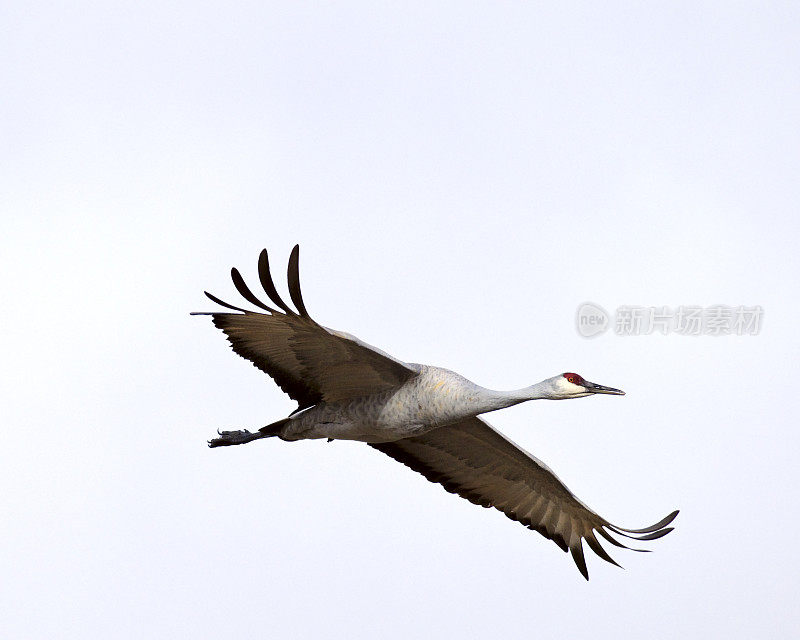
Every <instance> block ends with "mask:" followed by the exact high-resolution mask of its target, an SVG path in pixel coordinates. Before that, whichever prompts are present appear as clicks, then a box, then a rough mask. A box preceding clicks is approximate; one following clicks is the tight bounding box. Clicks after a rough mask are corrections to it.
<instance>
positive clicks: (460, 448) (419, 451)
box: [370, 417, 678, 580]
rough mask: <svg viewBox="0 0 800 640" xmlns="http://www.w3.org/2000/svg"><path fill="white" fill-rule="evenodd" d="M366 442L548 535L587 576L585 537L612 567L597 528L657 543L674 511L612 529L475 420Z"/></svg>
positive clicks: (530, 460)
mask: <svg viewBox="0 0 800 640" xmlns="http://www.w3.org/2000/svg"><path fill="white" fill-rule="evenodd" d="M370 446H371V447H374V448H375V449H378V450H379V451H382V452H383V453H385V454H387V455H389V456H391V457H392V458H394V459H395V460H398V461H399V462H402V463H403V464H405V465H407V466H408V467H410V468H412V469H413V470H414V471H418V472H419V473H421V474H422V475H423V476H425V477H426V478H427V479H428V480H430V481H431V482H438V483H439V484H441V485H442V486H443V487H444V488H445V489H446V490H447V491H450V492H451V493H457V494H458V495H460V496H461V497H462V498H466V499H467V500H469V501H470V502H473V503H475V504H480V505H482V506H484V507H494V508H495V509H498V510H500V511H502V512H503V513H505V514H506V515H507V516H508V517H509V518H511V519H512V520H516V521H518V522H521V523H522V524H524V525H525V526H526V527H529V528H530V529H533V530H535V531H538V532H539V533H541V534H542V535H543V536H544V537H545V538H548V539H550V540H553V541H554V542H555V543H556V544H557V545H558V546H559V547H560V548H561V549H563V550H564V551H567V550H569V551H570V552H571V553H572V558H573V560H574V561H575V564H576V565H577V567H578V570H579V571H580V572H581V573H582V574H583V576H584V577H585V578H586V579H587V580H588V579H589V573H588V570H587V568H586V561H585V559H584V555H583V546H582V542H583V540H585V541H586V543H587V544H588V546H589V548H590V549H591V550H592V551H594V552H595V553H596V554H597V555H598V556H600V557H601V558H602V559H603V560H605V561H607V562H610V563H611V564H615V565H617V563H616V562H615V561H614V560H613V559H612V558H611V556H609V555H608V553H606V551H605V549H603V547H602V546H601V545H600V543H599V542H598V541H597V538H596V537H595V535H594V534H595V532H598V533H599V534H600V535H602V536H603V537H604V538H606V539H607V540H609V541H610V542H611V543H612V544H614V545H616V546H620V547H625V545H623V544H622V543H620V542H618V541H617V540H615V539H614V538H612V537H611V536H610V535H609V533H608V531H607V529H608V530H610V531H613V532H614V533H618V534H622V535H626V534H629V533H643V534H644V535H641V536H630V535H629V536H628V537H633V538H634V539H636V540H654V539H655V538H659V537H661V536H663V535H666V534H667V533H669V532H670V531H671V530H672V529H671V528H667V525H668V524H669V523H670V522H672V520H673V519H674V518H675V516H676V515H678V512H677V511H675V512H673V513H671V514H670V515H669V516H667V517H666V518H664V519H663V520H661V521H660V522H659V523H657V524H655V525H653V526H651V527H646V528H644V529H622V528H621V527H615V526H614V525H612V524H611V523H609V522H608V521H607V520H605V519H604V518H601V517H600V516H599V515H597V514H596V513H595V512H594V511H592V510H591V509H589V507H587V506H586V505H585V504H583V503H582V502H581V501H580V500H578V498H577V497H575V495H574V494H573V493H572V492H571V491H570V490H569V489H567V487H566V486H565V485H564V483H562V482H561V481H560V480H559V479H558V477H557V476H556V475H555V474H554V473H553V472H552V471H551V470H550V469H549V468H548V467H547V465H545V464H544V463H543V462H541V461H540V460H537V459H536V458H535V457H534V456H532V455H531V454H529V453H527V452H526V451H524V450H523V449H521V448H520V447H518V446H517V445H516V444H514V443H513V442H512V441H511V440H509V439H508V438H506V437H505V436H503V435H502V434H501V433H499V432H498V431H496V430H494V429H493V428H492V427H490V426H489V425H488V424H487V423H486V422H484V421H483V420H482V419H481V418H477V417H475V418H468V419H466V420H463V421H462V422H459V423H457V424H454V425H450V426H447V427H440V428H438V429H434V430H433V431H429V432H428V433H425V434H423V435H421V436H416V437H413V438H404V439H402V440H396V441H394V442H386V443H373V444H370ZM623 532H625V533H623ZM626 548H627V547H626ZM636 550H637V551H638V549H636ZM617 566H619V565H617Z"/></svg>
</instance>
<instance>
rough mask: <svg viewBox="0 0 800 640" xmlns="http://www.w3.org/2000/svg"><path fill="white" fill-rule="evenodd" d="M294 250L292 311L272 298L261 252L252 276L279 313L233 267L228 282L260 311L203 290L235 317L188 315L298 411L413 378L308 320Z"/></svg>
mask: <svg viewBox="0 0 800 640" xmlns="http://www.w3.org/2000/svg"><path fill="white" fill-rule="evenodd" d="M299 252H300V249H299V247H298V246H295V247H294V249H292V253H291V255H290V257H289V270H288V280H289V295H290V297H291V300H292V303H293V304H294V306H295V307H296V311H295V310H294V309H292V308H291V307H290V306H289V305H287V304H286V303H285V302H284V301H283V300H282V299H281V297H280V295H279V294H278V291H277V289H276V288H275V284H274V282H273V280H272V275H271V274H270V270H269V258H268V257H267V251H266V249H265V250H264V251H262V252H261V255H260V256H259V259H258V275H259V279H260V281H261V286H262V287H263V289H264V291H265V292H266V294H267V296H269V299H270V300H271V301H272V303H273V304H275V305H276V306H277V307H279V309H280V311H279V310H278V309H273V308H272V307H269V306H267V305H266V304H264V303H263V302H261V300H259V299H258V298H257V297H256V296H255V295H254V294H253V292H252V291H250V289H249V288H248V287H247V285H246V284H245V282H244V279H243V278H242V276H241V274H240V273H239V271H238V270H237V269H236V268H233V269H231V278H232V279H233V284H234V285H235V286H236V289H237V290H238V291H239V293H240V294H241V295H242V297H243V298H244V299H245V300H247V301H248V302H250V303H251V304H253V305H255V306H256V307H259V308H261V309H263V310H264V311H266V313H260V312H254V311H249V310H247V309H242V308H240V307H236V306H233V305H231V304H228V303H227V302H223V301H222V300H220V299H219V298H217V297H215V296H213V295H211V294H210V293H208V292H205V294H206V295H207V296H208V297H209V298H210V299H211V300H213V301H214V302H216V303H217V304H220V305H222V306H223V307H227V308H228V309H232V310H234V311H238V312H241V313H195V314H193V315H210V316H211V317H212V320H213V322H214V325H215V326H216V327H218V328H219V329H222V331H224V332H225V335H227V336H228V340H229V341H230V343H231V346H232V348H233V350H234V351H235V352H236V353H238V354H239V355H240V356H242V357H243V358H247V359H248V360H250V361H251V362H252V363H253V364H254V365H255V366H256V367H258V368H259V369H261V370H262V371H263V372H264V373H266V374H268V375H269V376H271V377H272V378H273V379H274V380H275V382H276V383H277V384H278V386H280V388H281V389H283V390H284V391H285V392H286V393H287V394H288V395H289V396H290V397H291V398H292V399H294V400H296V401H297V402H298V404H299V405H300V406H299V409H304V408H306V407H310V406H312V405H314V404H316V403H317V402H321V401H332V400H341V399H345V398H353V397H357V396H361V395H368V394H372V393H376V392H379V391H383V390H385V389H390V388H392V387H396V386H398V385H400V384H402V383H403V382H405V381H406V380H408V379H409V378H412V377H413V376H415V375H417V373H418V371H417V369H415V368H414V366H413V365H409V364H406V363H405V362H401V361H400V360H397V359H396V358H393V357H392V356H390V355H389V354H387V353H384V352H383V351H381V350H379V349H376V348H374V347H371V346H370V345H368V344H367V343H365V342H362V341H361V340H359V339H358V338H356V337H355V336H352V335H349V334H347V333H343V332H341V331H334V330H332V329H326V328H325V327H323V326H321V325H319V324H317V323H316V322H315V321H314V320H312V319H311V318H310V317H309V315H308V312H307V311H306V307H305V304H304V303H303V297H302V295H301V293H300V276H299V268H298V257H299Z"/></svg>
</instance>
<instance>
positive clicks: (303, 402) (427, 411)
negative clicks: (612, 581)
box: [193, 246, 678, 580]
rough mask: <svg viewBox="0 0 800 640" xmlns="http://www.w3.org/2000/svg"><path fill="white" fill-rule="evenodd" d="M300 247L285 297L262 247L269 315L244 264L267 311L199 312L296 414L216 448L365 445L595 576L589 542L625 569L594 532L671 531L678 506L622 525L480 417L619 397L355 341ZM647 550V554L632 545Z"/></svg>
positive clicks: (589, 385)
mask: <svg viewBox="0 0 800 640" xmlns="http://www.w3.org/2000/svg"><path fill="white" fill-rule="evenodd" d="M298 257H299V247H298V246H295V247H294V249H293V250H292V252H291V255H290V257H289V269H288V284H289V295H290V297H291V300H292V303H293V304H294V306H295V309H292V308H291V307H290V306H289V305H288V304H286V303H285V302H284V301H283V299H282V298H281V297H280V295H279V294H278V291H277V289H276V288H275V284H274V282H273V279H272V275H271V274H270V269H269V259H268V257H267V251H266V249H265V250H264V251H262V252H261V255H260V256H259V260H258V275H259V279H260V281H261V286H262V287H263V289H264V292H265V293H266V294H267V296H268V297H269V299H270V300H271V301H272V303H273V304H274V305H275V306H276V307H278V309H275V308H272V307H269V306H267V305H266V304H264V303H263V302H262V301H261V300H259V299H258V298H257V297H256V296H255V295H254V294H253V292H252V291H251V290H250V289H249V288H248V287H247V285H246V284H245V282H244V279H243V278H242V276H241V274H240V273H239V271H238V270H237V269H236V268H233V269H231V278H232V279H233V284H234V285H235V286H236V289H237V290H238V291H239V293H240V294H241V295H242V297H243V298H244V299H245V300H247V301H248V302H250V303H251V304H253V305H254V306H256V307H258V308H260V309H261V310H262V311H265V312H266V313H262V312H255V311H250V310H247V309H243V308H241V307H236V306H234V305H231V304H228V303H227V302H223V301H222V300H220V299H219V298H217V297H215V296H213V295H211V294H210V293H208V292H205V294H206V296H208V297H209V298H210V299H211V300H212V301H214V302H215V303H217V304H219V305H222V306H223V307H226V308H228V309H231V310H232V311H234V312H236V313H230V312H202V313H195V314H193V315H210V316H211V318H212V320H213V322H214V325H215V326H217V327H218V328H219V329H221V330H222V331H224V332H225V334H226V335H227V337H228V340H229V341H230V343H231V346H232V348H233V350H234V351H235V352H236V353H237V354H239V355H240V356H242V357H244V358H247V359H248V360H250V361H251V362H252V363H253V364H254V365H255V366H256V367H258V368H259V369H261V370H262V371H263V372H264V373H266V374H268V375H269V376H271V377H272V378H273V379H274V380H275V382H276V383H277V384H278V385H279V386H280V388H281V389H283V391H284V392H286V393H287V394H288V395H289V396H290V397H291V398H292V399H293V400H295V401H297V403H298V407H297V409H296V410H295V411H294V412H292V413H291V414H290V415H289V416H288V417H287V418H284V419H282V420H278V421H277V422H274V423H272V424H270V425H267V426H266V427H263V428H261V429H259V430H258V431H256V432H250V431H248V430H241V431H217V433H218V436H219V437H217V438H214V439H213V440H209V442H208V445H209V446H210V447H220V446H227V445H238V444H243V443H246V442H251V441H253V440H257V439H260V438H269V437H273V436H277V437H278V438H280V439H282V440H286V441H295V440H304V439H309V438H328V439H329V440H333V439H338V440H359V441H362V442H366V443H367V444H369V446H371V447H373V448H374V449H377V450H378V451H382V452H383V453H385V454H387V455H388V456H390V457H392V458H394V459H395V460H397V461H399V462H402V463H403V464H405V465H407V466H408V467H410V468H411V469H413V470H414V471H417V472H419V473H421V474H422V475H423V476H425V478H427V479H428V480H430V481H431V482H437V483H439V484H441V485H442V486H443V487H444V488H445V489H446V490H447V491H449V492H451V493H457V494H458V495H459V496H461V497H462V498H466V499H467V500H469V501H470V502H473V503H474V504H479V505H481V506H483V507H494V508H495V509H498V510H500V511H502V512H503V513H505V514H506V515H507V516H508V517H509V518H511V519H512V520H516V521H518V522H520V523H522V524H523V525H525V526H526V527H528V528H530V529H533V530H535V531H538V532H539V533H540V534H542V535H543V536H544V537H545V538H548V539H550V540H553V541H554V542H555V543H556V544H557V545H558V546H559V547H561V549H563V550H564V551H567V550H569V551H570V552H571V553H572V558H573V559H574V561H575V564H576V565H577V567H578V569H579V570H580V572H581V574H583V576H584V577H585V578H586V579H587V580H588V579H589V573H588V571H587V568H586V561H585V559H584V555H583V545H582V542H583V541H586V543H587V544H588V546H589V548H590V549H592V551H594V552H595V553H596V554H597V555H598V556H600V557H601V558H603V559H604V560H606V561H607V562H610V563H612V564H614V565H617V566H619V565H618V564H617V563H616V562H615V561H614V560H613V559H612V558H611V556H609V555H608V553H606V551H605V549H603V547H602V546H601V545H600V543H599V542H598V540H597V538H596V537H595V533H598V534H600V536H602V537H603V538H605V539H606V540H607V541H608V542H610V543H611V544H613V545H615V546H617V547H624V548H628V549H630V547H626V546H625V545H624V544H622V543H621V542H620V541H619V540H617V539H616V538H614V537H613V536H612V535H611V534H612V533H614V534H617V535H622V536H625V537H628V538H632V539H634V540H655V539H656V538H660V537H661V536H664V535H666V534H667V533H669V532H670V531H672V527H668V526H667V525H669V524H670V523H671V522H672V521H673V520H674V518H675V516H677V514H678V512H677V511H674V512H672V513H671V514H669V515H668V516H667V517H666V518H664V519H663V520H661V521H659V522H657V523H656V524H654V525H652V526H649V527H644V528H641V529H625V528H623V527H619V526H616V525H613V524H611V523H610V522H608V521H607V520H605V519H604V518H602V517H600V516H599V515H597V514H596V513H595V512H594V511H592V510H591V509H589V507H587V506H586V505H585V504H583V502H581V501H580V500H579V499H578V498H577V497H576V496H575V495H574V494H573V493H572V492H571V491H570V490H569V489H567V487H566V486H565V485H564V484H563V483H562V482H561V481H560V480H559V479H558V477H557V476H556V475H555V474H554V473H553V472H552V471H551V470H550V469H549V468H548V467H547V465H545V464H544V463H543V462H541V461H540V460H538V459H536V458H535V457H534V456H532V455H531V454H529V453H528V452H526V451H524V450H523V449H522V448H520V447H518V446H517V445H516V444H514V443H513V442H512V441H511V440H509V439H508V438H506V437H505V436H504V435H502V434H501V433H500V432H498V431H496V430H495V429H493V428H492V427H491V426H489V425H488V424H487V423H486V422H485V421H484V420H483V419H482V418H481V417H479V416H480V414H483V413H487V412H489V411H496V410H498V409H503V408H505V407H510V406H512V405H515V404H518V403H520V402H526V401H528V400H537V399H548V400H562V399H567V398H582V397H585V396H589V395H595V394H608V395H617V396H621V395H624V392H623V391H620V390H619V389H613V388H611V387H604V386H602V385H599V384H595V383H593V382H589V381H587V380H584V379H583V378H582V377H581V376H580V375H578V374H577V373H562V374H558V375H556V376H553V377H552V378H548V379H546V380H543V381H542V382H539V383H538V384H534V385H532V386H530V387H526V388H524V389H520V390H518V391H492V390H490V389H485V388H483V387H480V386H478V385H476V384H474V383H472V382H470V381H469V380H467V379H466V378H463V377H462V376H460V375H458V374H457V373H454V372H453V371H448V370H447V369H442V368H439V367H432V366H426V365H420V364H413V363H406V362H402V361H401V360H398V359H396V358H393V357H392V356H390V355H389V354H387V353H384V352H383V351H381V350H379V349H376V348H375V347H372V346H370V345H368V344H366V343H364V342H362V341H361V340H359V339H358V338H356V337H355V336H352V335H350V334H347V333H343V332H341V331H335V330H333V329H327V328H325V327H323V326H322V325H320V324H317V323H316V322H315V321H314V320H312V319H311V317H310V316H309V315H308V312H307V311H306V307H305V304H304V303H303V298H302V296H301V294H300V277H299V269H298ZM635 550H636V551H640V549H635Z"/></svg>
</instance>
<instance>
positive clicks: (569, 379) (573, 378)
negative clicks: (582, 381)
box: [567, 375, 575, 384]
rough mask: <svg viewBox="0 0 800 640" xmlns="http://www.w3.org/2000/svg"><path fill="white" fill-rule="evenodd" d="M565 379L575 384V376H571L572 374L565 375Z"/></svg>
mask: <svg viewBox="0 0 800 640" xmlns="http://www.w3.org/2000/svg"><path fill="white" fill-rule="evenodd" d="M567 380H568V381H569V382H571V383H572V384H575V376H573V375H569V376H567Z"/></svg>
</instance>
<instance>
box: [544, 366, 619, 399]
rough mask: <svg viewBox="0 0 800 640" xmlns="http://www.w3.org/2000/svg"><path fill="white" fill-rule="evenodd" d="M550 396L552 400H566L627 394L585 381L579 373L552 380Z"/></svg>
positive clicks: (559, 376)
mask: <svg viewBox="0 0 800 640" xmlns="http://www.w3.org/2000/svg"><path fill="white" fill-rule="evenodd" d="M550 383H551V384H550V394H549V397H550V398H551V399H552V400H566V399H568V398H583V397H584V396H591V395H594V394H595V393H607V394H609V395H612V396H624V395H625V392H624V391H620V390H619V389H613V388H612V387H604V386H603V385H601V384H595V383H594V382H589V381H588V380H585V379H584V378H583V377H582V376H580V375H578V374H577V373H569V372H568V373H562V374H561V375H558V376H555V377H553V378H550Z"/></svg>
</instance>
